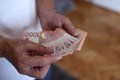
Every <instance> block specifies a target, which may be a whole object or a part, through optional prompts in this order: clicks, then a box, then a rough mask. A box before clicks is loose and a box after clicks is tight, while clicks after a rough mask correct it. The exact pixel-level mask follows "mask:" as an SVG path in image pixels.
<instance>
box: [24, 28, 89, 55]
mask: <svg viewBox="0 0 120 80" xmlns="http://www.w3.org/2000/svg"><path fill="white" fill-rule="evenodd" d="M76 30H77V32H78V33H79V36H77V37H74V36H72V35H70V34H68V33H67V32H66V31H65V30H63V29H61V28H57V29H56V30H54V31H43V32H26V33H25V36H24V38H25V39H27V40H30V41H33V42H36V43H38V44H41V45H44V46H45V47H50V48H52V49H53V50H54V52H53V54H52V55H57V54H61V55H62V56H65V55H68V54H72V53H73V52H74V51H76V50H78V51H80V50H81V48H82V45H83V43H84V40H85V38H86V36H87V32H85V31H82V30H80V29H76Z"/></svg>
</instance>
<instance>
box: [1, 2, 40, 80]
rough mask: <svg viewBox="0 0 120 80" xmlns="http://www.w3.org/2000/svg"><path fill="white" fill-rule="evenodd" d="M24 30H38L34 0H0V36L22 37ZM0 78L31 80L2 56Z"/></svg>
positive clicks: (4, 79)
mask: <svg viewBox="0 0 120 80" xmlns="http://www.w3.org/2000/svg"><path fill="white" fill-rule="evenodd" d="M26 31H35V32H40V31H41V26H40V22H39V20H38V19H37V15H36V5H35V0H0V36H3V37H5V38H13V39H16V38H17V39H23V34H24V33H25V32H26ZM0 80H33V78H31V77H28V76H25V75H21V74H19V73H18V72H17V70H16V69H15V68H14V67H13V66H12V65H11V64H10V63H9V62H8V61H7V60H6V59H4V58H0Z"/></svg>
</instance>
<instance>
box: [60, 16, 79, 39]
mask: <svg viewBox="0 0 120 80" xmlns="http://www.w3.org/2000/svg"><path fill="white" fill-rule="evenodd" d="M61 21H62V24H63V28H64V29H65V30H66V31H67V32H68V33H69V34H71V35H73V36H75V37H76V36H78V33H77V31H76V29H75V27H74V26H73V24H72V23H71V21H70V20H69V19H68V18H66V17H63V18H62V20H61Z"/></svg>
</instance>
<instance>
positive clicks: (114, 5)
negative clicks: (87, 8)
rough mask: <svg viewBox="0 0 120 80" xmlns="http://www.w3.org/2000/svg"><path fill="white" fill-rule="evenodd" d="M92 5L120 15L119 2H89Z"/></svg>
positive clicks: (116, 0) (101, 0)
mask: <svg viewBox="0 0 120 80" xmlns="http://www.w3.org/2000/svg"><path fill="white" fill-rule="evenodd" d="M90 1H92V2H93V3H94V4H97V5H99V6H102V7H105V8H107V9H110V10H113V11H116V12H118V13H120V0H90Z"/></svg>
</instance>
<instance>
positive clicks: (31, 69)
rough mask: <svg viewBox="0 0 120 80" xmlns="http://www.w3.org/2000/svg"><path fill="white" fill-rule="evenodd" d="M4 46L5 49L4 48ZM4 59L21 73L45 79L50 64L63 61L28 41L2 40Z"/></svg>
mask: <svg viewBox="0 0 120 80" xmlns="http://www.w3.org/2000/svg"><path fill="white" fill-rule="evenodd" d="M2 46H3V47H2ZM0 48H1V49H0V50H1V52H2V57H5V58H7V59H8V60H9V61H10V62H11V63H12V64H13V65H14V66H15V67H16V69H17V70H18V72H19V73H21V74H25V75H28V76H32V77H35V78H40V79H43V78H44V77H45V75H46V73H47V72H48V70H49V67H50V64H51V63H54V62H56V61H57V60H59V59H61V57H60V56H59V55H58V56H50V55H49V54H52V50H51V49H48V48H46V47H44V46H42V45H40V44H39V45H38V44H36V43H33V42H30V41H27V40H12V39H2V38H0Z"/></svg>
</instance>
